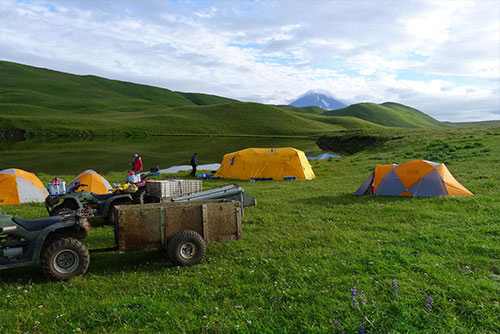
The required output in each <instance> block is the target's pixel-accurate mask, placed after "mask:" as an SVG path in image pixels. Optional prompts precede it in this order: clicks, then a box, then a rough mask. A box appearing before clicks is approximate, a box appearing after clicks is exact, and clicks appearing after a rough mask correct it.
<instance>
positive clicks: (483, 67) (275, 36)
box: [0, 0, 500, 121]
mask: <svg viewBox="0 0 500 334" xmlns="http://www.w3.org/2000/svg"><path fill="white" fill-rule="evenodd" d="M499 18H500V1H498V0H477V1H455V0H440V1H438V0H435V1H412V0H404V1H399V0H398V1H396V0H394V1H384V0H376V1H375V0H373V1H371V0H369V1H348V0H345V1H327V0H309V1H292V0H282V1H272V0H262V1H260V0H256V1H236V0H221V1H204V0H199V1H180V0H177V1H163V0H151V1H149V0H141V1H135V0H114V1H112V0H108V1H106V0H100V1H97V0H96V1H94V0H81V1H76V0H74V1H73V0H46V1H37V0H27V1H26V0H24V1H20V0H17V1H16V0H0V59H2V60H9V61H14V62H19V63H24V64H29V65H33V66H39V67H46V68H50V69H55V70H59V71H64V72H70V73H75V74H93V75H98V76H103V77H107V78H111V79H119V80H126V81H133V82H137V83H144V84H149V85H154V86H160V87H165V88H168V89H171V90H176V91H184V92H201V93H207V94H216V95H221V96H225V97H231V98H235V99H239V100H243V101H255V102H261V103H268V104H285V103H289V102H291V101H292V100H294V99H295V98H297V97H298V96H299V95H301V94H303V93H304V92H306V91H308V90H310V89H324V90H328V91H330V92H331V93H332V94H333V96H334V97H336V98H338V99H340V100H343V101H345V102H348V103H357V102H375V103H381V102H385V101H394V102H399V103H403V104H406V105H409V106H412V107H415V108H417V109H419V110H421V111H423V112H426V113H428V114H430V115H431V116H433V117H435V118H437V119H439V120H443V121H444V120H446V121H473V120H493V119H496V120H498V119H500V19H499Z"/></svg>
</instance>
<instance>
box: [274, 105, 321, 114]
mask: <svg viewBox="0 0 500 334" xmlns="http://www.w3.org/2000/svg"><path fill="white" fill-rule="evenodd" d="M277 107H279V108H281V109H285V110H290V111H296V112H299V113H307V114H317V115H322V114H324V113H325V109H321V108H320V107H315V106H311V107H295V106H289V105H278V106H277Z"/></svg>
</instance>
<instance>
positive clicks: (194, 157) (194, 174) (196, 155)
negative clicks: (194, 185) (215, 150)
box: [189, 153, 198, 176]
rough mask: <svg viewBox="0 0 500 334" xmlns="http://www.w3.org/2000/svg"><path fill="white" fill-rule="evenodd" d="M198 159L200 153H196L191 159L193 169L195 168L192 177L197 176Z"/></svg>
mask: <svg viewBox="0 0 500 334" xmlns="http://www.w3.org/2000/svg"><path fill="white" fill-rule="evenodd" d="M197 157H198V153H195V154H194V155H193V156H192V157H191V167H193V170H192V171H191V174H189V175H191V176H196V166H198V163H197V161H196V158H197Z"/></svg>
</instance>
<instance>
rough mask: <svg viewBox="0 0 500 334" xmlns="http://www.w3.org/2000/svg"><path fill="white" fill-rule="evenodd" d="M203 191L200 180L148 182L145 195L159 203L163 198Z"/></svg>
mask: <svg viewBox="0 0 500 334" xmlns="http://www.w3.org/2000/svg"><path fill="white" fill-rule="evenodd" d="M202 190H203V181H201V180H148V182H147V183H146V195H147V196H148V197H150V198H153V199H155V200H156V201H159V200H160V199H161V198H164V197H173V196H179V195H184V194H191V193H197V192H200V191H202Z"/></svg>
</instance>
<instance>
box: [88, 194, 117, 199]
mask: <svg viewBox="0 0 500 334" xmlns="http://www.w3.org/2000/svg"><path fill="white" fill-rule="evenodd" d="M92 196H94V197H95V198H97V199H98V200H99V201H103V200H106V199H108V198H110V197H113V196H115V194H102V195H101V194H96V193H92Z"/></svg>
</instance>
